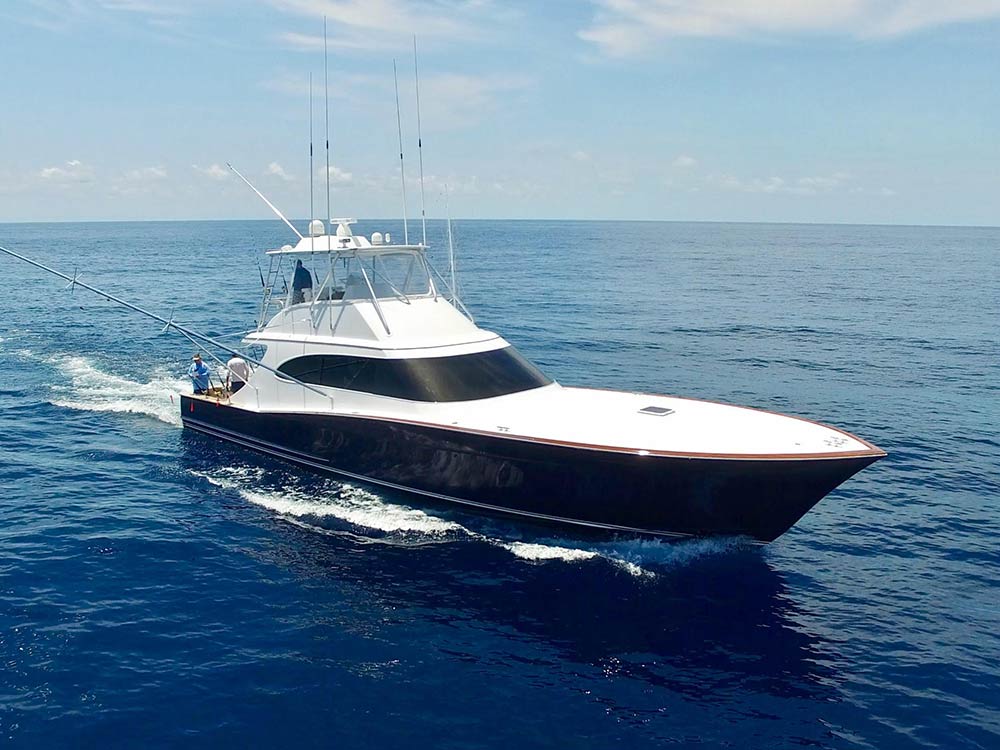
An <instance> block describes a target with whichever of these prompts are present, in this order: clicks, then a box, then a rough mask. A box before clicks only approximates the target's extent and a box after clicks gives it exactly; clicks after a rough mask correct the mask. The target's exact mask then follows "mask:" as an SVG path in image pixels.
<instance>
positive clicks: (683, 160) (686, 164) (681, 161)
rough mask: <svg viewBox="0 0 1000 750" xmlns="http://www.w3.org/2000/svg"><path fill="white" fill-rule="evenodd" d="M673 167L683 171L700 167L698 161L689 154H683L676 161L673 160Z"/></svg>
mask: <svg viewBox="0 0 1000 750" xmlns="http://www.w3.org/2000/svg"><path fill="white" fill-rule="evenodd" d="M672 163H673V165H674V166H675V167H679V168H681V169H690V168H691V167H694V166H697V165H698V160H697V159H695V158H694V157H693V156H688V155H687V154H681V155H680V156H678V157H677V158H676V159H674V160H673V162H672Z"/></svg>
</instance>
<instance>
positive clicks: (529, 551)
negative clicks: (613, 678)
mask: <svg viewBox="0 0 1000 750" xmlns="http://www.w3.org/2000/svg"><path fill="white" fill-rule="evenodd" d="M190 473H191V474H193V475H194V476H197V477H200V478H202V479H204V480H205V481H207V482H209V483H210V484H212V485H215V486H216V487H220V488H222V489H226V490H230V491H233V492H236V493H237V494H238V495H240V497H242V498H243V499H244V500H246V501H247V502H250V503H253V504H254V505H258V506H260V507H262V508H266V509H267V510H270V511H272V512H274V513H276V514H278V515H280V516H285V517H287V518H290V519H295V520H296V521H305V522H306V525H309V524H308V522H309V521H310V520H311V519H315V520H316V521H320V522H321V521H322V519H324V518H334V519H337V520H339V521H342V522H344V523H347V524H349V525H351V526H353V527H356V528H358V529H362V530H364V529H368V530H373V531H378V532H382V533H384V534H386V535H390V536H393V535H396V536H399V537H400V538H402V539H405V540H406V541H408V542H412V541H413V540H414V538H416V539H420V538H424V539H426V540H427V541H428V542H430V541H434V542H440V541H449V540H450V541H479V542H482V543H485V544H489V545H491V546H493V547H498V548H500V549H503V550H506V551H507V552H509V553H510V554H512V555H513V556H514V557H516V558H517V559H519V560H523V561H525V562H528V563H531V564H548V563H553V562H561V563H567V564H578V563H585V562H590V561H598V562H604V563H606V564H610V565H612V566H613V567H614V568H616V569H617V570H620V571H622V572H624V573H627V574H628V575H630V576H634V577H636V578H644V579H651V578H655V577H656V575H657V573H656V569H657V568H676V567H678V566H683V565H687V564H689V563H691V562H694V561H695V560H698V559H700V558H704V557H708V556H712V555H718V554H726V553H728V552H731V551H733V550H735V549H739V548H741V547H743V546H745V544H746V543H745V542H742V541H740V540H735V539H705V540H690V541H681V542H658V541H655V540H625V541H609V542H597V543H588V542H582V541H579V542H578V541H577V540H569V539H545V540H539V541H534V542H525V541H513V542H512V541H509V540H505V539H500V538H497V537H495V536H491V535H486V534H481V533H479V532H476V531H473V530H471V529H468V528H466V527H465V526H463V525H461V524H459V523H456V522H454V521H449V520H446V519H443V518H439V517H437V516H434V515H431V514H429V513H426V512H424V511H422V510H418V509H416V508H411V507H408V506H404V505H399V504H397V503H392V502H389V501H387V500H385V499H383V498H382V497H380V496H379V495H378V494H376V493H374V492H370V491H368V490H365V489H362V488H361V487H356V486H354V485H351V484H346V483H341V482H338V481H335V480H330V481H329V482H328V483H327V484H326V489H325V490H321V491H319V492H317V490H316V489H315V488H310V490H309V491H305V490H303V489H300V488H297V487H294V486H287V485H286V486H282V487H279V488H262V487H261V486H260V485H261V480H262V479H263V477H264V470H263V469H251V468H245V467H219V468H217V469H212V470H210V471H205V472H199V471H191V472H190ZM324 530H326V529H324Z"/></svg>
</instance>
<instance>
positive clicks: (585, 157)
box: [569, 151, 590, 162]
mask: <svg viewBox="0 0 1000 750" xmlns="http://www.w3.org/2000/svg"><path fill="white" fill-rule="evenodd" d="M569 158H571V159H572V160H573V161H581V162H582V161H590V154H588V153H587V152H586V151H574V152H573V153H572V154H570V155H569Z"/></svg>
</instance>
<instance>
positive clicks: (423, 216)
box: [413, 34, 427, 246]
mask: <svg viewBox="0 0 1000 750" xmlns="http://www.w3.org/2000/svg"><path fill="white" fill-rule="evenodd" d="M413 83H414V85H415V87H416V91H417V156H418V158H419V160H420V227H421V229H422V230H423V240H422V242H421V244H422V245H424V246H426V245H427V211H426V206H425V203H424V143H423V138H421V137H420V75H419V74H418V73H417V35H416V34H414V35H413Z"/></svg>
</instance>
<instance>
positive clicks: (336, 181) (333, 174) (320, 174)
mask: <svg viewBox="0 0 1000 750" xmlns="http://www.w3.org/2000/svg"><path fill="white" fill-rule="evenodd" d="M316 177H317V178H318V179H321V180H323V181H324V182H325V181H326V167H320V168H319V169H317V170H316ZM353 180H354V175H353V174H351V173H350V172H348V171H346V170H344V169H341V168H340V167H336V166H334V165H333V164H331V165H330V184H331V185H347V184H348V183H350V182H352V181H353Z"/></svg>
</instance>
